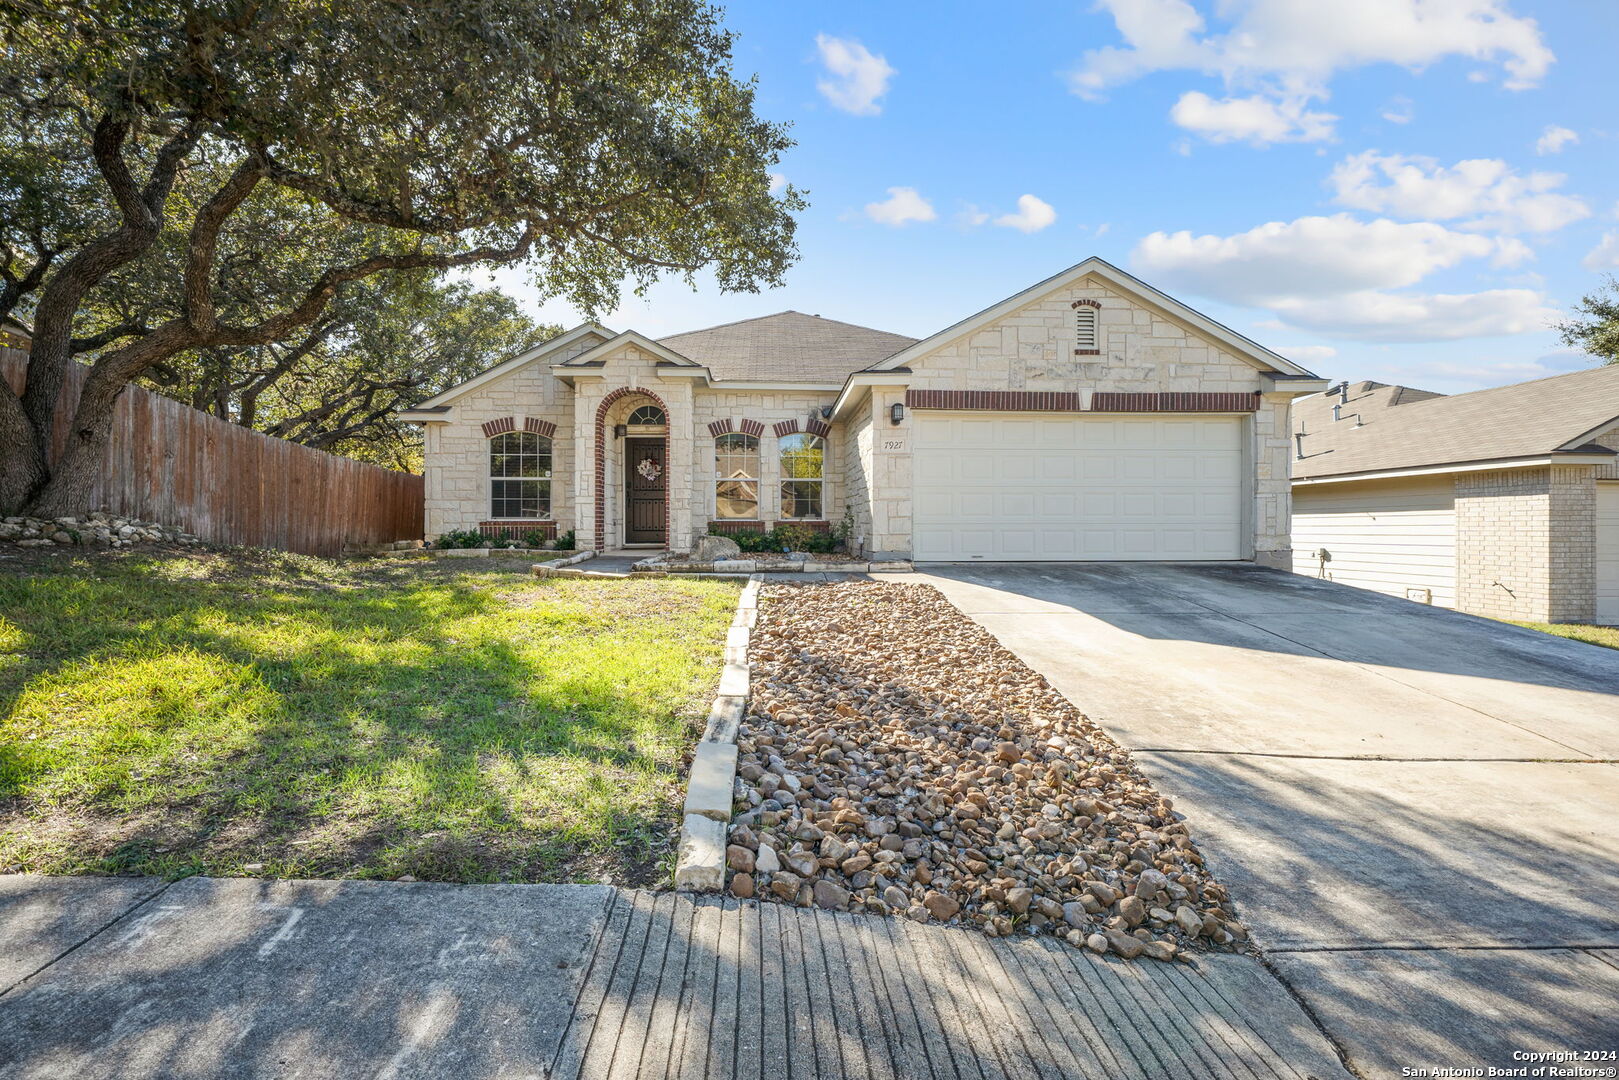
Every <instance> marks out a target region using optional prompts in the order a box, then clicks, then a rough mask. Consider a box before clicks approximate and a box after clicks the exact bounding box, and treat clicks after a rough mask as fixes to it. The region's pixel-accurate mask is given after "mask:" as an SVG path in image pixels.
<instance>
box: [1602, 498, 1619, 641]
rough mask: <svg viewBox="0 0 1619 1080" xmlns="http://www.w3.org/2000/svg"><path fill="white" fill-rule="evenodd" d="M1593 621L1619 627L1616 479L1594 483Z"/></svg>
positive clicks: (1618, 544)
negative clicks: (1594, 609)
mask: <svg viewBox="0 0 1619 1080" xmlns="http://www.w3.org/2000/svg"><path fill="white" fill-rule="evenodd" d="M1597 622H1599V623H1601V624H1602V625H1603V626H1619V482H1608V483H1600V484H1598V485H1597Z"/></svg>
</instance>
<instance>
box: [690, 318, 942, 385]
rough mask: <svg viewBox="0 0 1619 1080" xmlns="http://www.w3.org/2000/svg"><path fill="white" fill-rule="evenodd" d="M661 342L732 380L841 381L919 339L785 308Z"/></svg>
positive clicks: (719, 377) (722, 376)
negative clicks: (772, 313) (785, 309)
mask: <svg viewBox="0 0 1619 1080" xmlns="http://www.w3.org/2000/svg"><path fill="white" fill-rule="evenodd" d="M660 341H661V343H662V344H663V345H666V346H668V347H669V348H671V349H674V350H676V351H677V352H679V353H681V354H683V355H685V356H689V357H691V358H692V359H693V360H694V361H696V362H697V363H699V364H702V365H704V366H705V367H707V368H708V369H709V370H710V371H711V372H713V374H714V377H715V378H716V379H720V380H729V381H741V382H746V381H755V382H766V381H777V382H804V383H841V382H842V381H843V380H844V379H845V378H847V377H848V376H849V374H850V373H852V372H855V371H860V370H863V369H865V368H867V367H870V366H871V365H872V364H875V363H877V362H878V361H879V360H881V359H883V358H884V357H886V356H890V355H892V354H893V353H895V352H897V351H898V350H900V349H903V348H905V347H906V346H908V345H910V344H912V343H913V342H915V341H916V339H915V338H912V337H906V336H905V335H903V334H893V333H889V332H888V331H886V330H874V329H872V328H871V327H869V326H857V325H855V324H854V323H846V322H840V321H838V320H837V319H825V318H822V317H821V316H819V315H806V314H804V313H803V312H801V311H781V312H777V313H776V314H774V315H763V316H760V317H758V318H754V319H741V320H739V321H737V322H731V323H722V324H721V325H719V326H710V327H706V328H704V329H702V330H691V331H688V332H686V333H683V334H672V335H670V336H668V337H665V338H661V339H660Z"/></svg>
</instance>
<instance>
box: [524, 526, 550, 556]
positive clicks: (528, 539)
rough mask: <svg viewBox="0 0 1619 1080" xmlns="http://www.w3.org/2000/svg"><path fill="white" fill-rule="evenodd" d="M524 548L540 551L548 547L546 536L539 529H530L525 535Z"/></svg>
mask: <svg viewBox="0 0 1619 1080" xmlns="http://www.w3.org/2000/svg"><path fill="white" fill-rule="evenodd" d="M523 546H524V547H529V548H533V549H534V550H535V551H538V550H540V549H541V548H543V547H545V546H546V539H545V534H544V533H542V532H541V531H540V530H538V529H530V530H529V531H528V532H526V533H524V534H523Z"/></svg>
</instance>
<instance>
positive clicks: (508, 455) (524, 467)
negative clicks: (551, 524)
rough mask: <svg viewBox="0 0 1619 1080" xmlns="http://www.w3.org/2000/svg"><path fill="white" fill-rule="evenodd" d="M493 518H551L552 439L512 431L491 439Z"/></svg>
mask: <svg viewBox="0 0 1619 1080" xmlns="http://www.w3.org/2000/svg"><path fill="white" fill-rule="evenodd" d="M489 516H490V517H492V518H495V519H497V520H498V519H503V518H548V517H550V516H551V440H550V439H548V438H546V437H545V436H544V435H540V434H538V433H536V432H532V431H508V432H506V433H505V434H503V435H496V436H495V437H494V438H492V439H490V440H489Z"/></svg>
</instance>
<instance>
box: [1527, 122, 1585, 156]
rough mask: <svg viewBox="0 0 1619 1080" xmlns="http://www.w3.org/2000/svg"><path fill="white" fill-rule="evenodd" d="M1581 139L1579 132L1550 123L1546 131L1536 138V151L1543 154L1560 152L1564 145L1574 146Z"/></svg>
mask: <svg viewBox="0 0 1619 1080" xmlns="http://www.w3.org/2000/svg"><path fill="white" fill-rule="evenodd" d="M1579 141H1580V136H1579V133H1578V132H1574V131H1570V130H1569V129H1568V128H1566V127H1558V126H1557V125H1556V124H1550V125H1548V126H1547V128H1546V130H1545V131H1543V132H1541V133H1540V138H1538V139H1536V140H1535V153H1537V154H1541V155H1545V154H1560V153H1562V151H1563V147H1565V146H1573V145H1575V144H1576V143H1578V142H1579Z"/></svg>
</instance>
